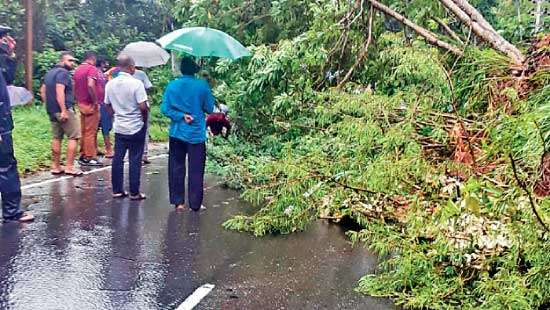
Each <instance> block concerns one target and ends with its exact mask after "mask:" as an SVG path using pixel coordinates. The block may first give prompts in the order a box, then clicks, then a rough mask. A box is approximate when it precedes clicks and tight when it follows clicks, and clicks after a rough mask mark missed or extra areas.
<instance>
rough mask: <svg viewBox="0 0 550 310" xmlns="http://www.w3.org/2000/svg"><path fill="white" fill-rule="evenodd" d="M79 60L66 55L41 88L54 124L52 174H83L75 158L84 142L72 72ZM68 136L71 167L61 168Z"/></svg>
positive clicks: (69, 165) (63, 54)
mask: <svg viewBox="0 0 550 310" xmlns="http://www.w3.org/2000/svg"><path fill="white" fill-rule="evenodd" d="M75 63H76V59H75V58H74V56H73V54H72V53H70V52H63V53H62V54H61V58H60V59H59V63H58V64H57V65H56V66H55V67H54V68H53V69H51V70H50V71H48V73H47V74H46V76H45V77H44V84H43V85H42V87H41V88H40V94H41V96H42V101H43V102H44V103H45V104H46V110H47V111H48V115H49V117H50V122H51V125H52V137H53V139H52V170H51V172H52V174H54V175H56V174H62V173H65V174H68V175H72V176H81V175H82V171H79V170H76V169H75V167H74V159H75V154H76V149H77V147H78V140H79V139H80V135H81V132H80V122H79V121H78V118H77V116H76V114H75V111H74V96H73V81H72V78H71V73H70V72H69V70H72V68H73V67H74V65H75ZM63 136H67V138H68V139H69V143H68V144H67V165H66V167H65V169H63V168H62V167H61V142H62V140H63Z"/></svg>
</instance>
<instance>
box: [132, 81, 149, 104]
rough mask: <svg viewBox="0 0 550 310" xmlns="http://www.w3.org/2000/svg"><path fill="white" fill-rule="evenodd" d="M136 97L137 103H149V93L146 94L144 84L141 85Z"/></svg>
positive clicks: (137, 89)
mask: <svg viewBox="0 0 550 310" xmlns="http://www.w3.org/2000/svg"><path fill="white" fill-rule="evenodd" d="M134 95H135V99H136V102H137V103H142V102H146V101H147V92H145V87H144V86H143V84H142V83H139V85H138V87H137V88H136V91H135V93H134Z"/></svg>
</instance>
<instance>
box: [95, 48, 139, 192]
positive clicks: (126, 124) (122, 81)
mask: <svg viewBox="0 0 550 310" xmlns="http://www.w3.org/2000/svg"><path fill="white" fill-rule="evenodd" d="M118 67H119V68H120V70H121V72H120V74H119V76H118V77H117V78H116V79H113V80H111V81H109V83H107V87H106V89H105V104H106V105H107V108H108V109H109V110H110V112H111V113H114V119H115V121H114V130H115V154H114V157H113V163H112V174H111V181H112V185H113V197H114V198H123V197H126V196H128V193H126V192H125V191H124V156H125V155H126V152H128V153H129V155H128V157H129V162H130V173H129V178H130V180H129V183H130V199H132V200H142V199H145V198H146V197H145V195H144V194H142V193H141V192H140V190H139V188H140V179H141V160H142V157H143V147H144V143H145V133H146V129H147V126H146V124H147V117H148V112H149V109H148V105H147V93H146V92H145V87H144V86H143V83H141V82H140V81H138V80H137V79H135V78H134V77H132V74H134V72H135V70H136V67H135V63H134V60H133V59H132V58H131V57H129V56H126V55H121V56H120V57H119V58H118Z"/></svg>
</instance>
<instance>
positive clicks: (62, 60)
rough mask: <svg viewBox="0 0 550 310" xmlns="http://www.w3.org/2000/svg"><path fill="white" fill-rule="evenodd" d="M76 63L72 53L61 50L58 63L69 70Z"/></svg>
mask: <svg viewBox="0 0 550 310" xmlns="http://www.w3.org/2000/svg"><path fill="white" fill-rule="evenodd" d="M75 64H76V58H74V55H73V53H71V52H61V56H60V57H59V65H60V66H62V67H63V68H65V69H67V70H69V71H71V70H72V69H73V68H74V66H75Z"/></svg>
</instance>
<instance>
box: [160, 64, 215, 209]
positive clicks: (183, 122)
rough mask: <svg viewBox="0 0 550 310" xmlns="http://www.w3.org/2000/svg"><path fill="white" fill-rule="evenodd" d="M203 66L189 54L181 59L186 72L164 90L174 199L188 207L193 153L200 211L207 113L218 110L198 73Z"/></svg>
mask: <svg viewBox="0 0 550 310" xmlns="http://www.w3.org/2000/svg"><path fill="white" fill-rule="evenodd" d="M199 69H200V68H199V66H198V65H197V64H196V63H195V62H194V61H193V60H192V59H189V58H183V59H182V60H181V66H180V70H181V73H182V74H183V76H182V77H180V78H178V79H177V80H173V81H171V82H170V83H169V84H168V86H167V87H166V90H165V92H164V98H163V100H162V105H161V112H162V113H163V114H164V115H166V116H167V117H168V118H170V119H171V120H172V123H171V125H170V141H169V149H170V150H169V160H168V174H169V176H168V183H169V188H170V203H171V204H173V205H175V207H176V209H177V210H183V209H185V176H186V170H187V169H186V158H187V157H189V166H188V170H189V182H188V183H189V184H188V186H189V187H188V191H189V207H190V208H191V209H192V210H194V211H199V210H200V209H201V207H202V201H203V195H204V184H203V183H204V165H205V162H206V120H205V113H207V114H210V113H212V112H213V110H214V102H215V100H214V96H213V95H212V91H211V90H210V87H209V86H208V83H207V82H206V81H204V80H201V79H197V78H195V77H194V75H195V74H196V73H197V72H199Z"/></svg>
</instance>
